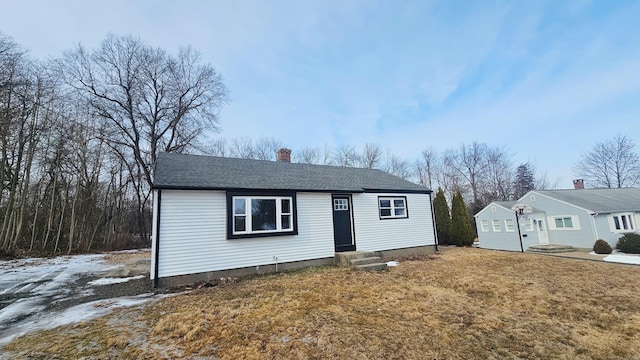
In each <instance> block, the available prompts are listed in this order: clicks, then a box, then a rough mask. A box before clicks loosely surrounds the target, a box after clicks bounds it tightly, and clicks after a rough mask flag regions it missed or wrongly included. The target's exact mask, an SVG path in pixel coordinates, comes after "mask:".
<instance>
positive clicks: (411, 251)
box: [374, 245, 436, 260]
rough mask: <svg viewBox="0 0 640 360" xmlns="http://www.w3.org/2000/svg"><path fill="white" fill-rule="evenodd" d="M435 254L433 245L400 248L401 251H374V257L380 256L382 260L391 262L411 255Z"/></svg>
mask: <svg viewBox="0 0 640 360" xmlns="http://www.w3.org/2000/svg"><path fill="white" fill-rule="evenodd" d="M435 252H436V246H435V245H427V246H415V247H409V248H402V249H391V250H382V251H374V253H375V254H376V256H380V257H381V258H382V259H383V260H393V259H398V258H403V257H408V256H412V255H428V254H433V253H435Z"/></svg>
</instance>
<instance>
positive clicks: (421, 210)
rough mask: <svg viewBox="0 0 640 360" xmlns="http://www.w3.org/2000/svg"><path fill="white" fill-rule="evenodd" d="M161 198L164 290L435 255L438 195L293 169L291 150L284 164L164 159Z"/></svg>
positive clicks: (159, 261)
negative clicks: (367, 256) (342, 263)
mask: <svg viewBox="0 0 640 360" xmlns="http://www.w3.org/2000/svg"><path fill="white" fill-rule="evenodd" d="M153 195H154V196H153V199H154V206H153V231H152V237H153V241H152V243H153V245H152V271H151V278H152V279H154V284H155V285H156V286H167V285H173V284H179V283H186V282H192V281H201V280H202V281H206V280H211V279H214V278H219V277H221V276H229V275H232V276H236V275H247V274H256V273H263V272H269V271H273V270H277V269H280V270H282V269H290V268H298V267H305V266H312V265H324V264H331V263H333V258H334V253H335V252H343V251H353V250H363V251H375V252H381V253H382V255H384V254H393V253H394V252H393V251H394V250H398V249H403V251H404V253H407V254H409V253H418V252H432V251H434V250H435V247H436V237H435V227H434V221H433V213H432V203H431V190H429V189H427V188H425V187H423V186H420V185H417V184H414V183H411V182H409V181H406V180H403V179H400V178H398V177H395V176H392V175H390V174H387V173H384V172H382V171H379V170H371V169H359V168H347V167H336V166H324V165H309V164H297V163H291V162H290V150H287V149H281V150H280V151H279V152H278V161H261V160H246V159H232V158H220V157H210V156H198V155H181V154H167V153H161V154H160V155H159V157H158V160H157V164H156V168H155V180H154V186H153ZM396 253H399V252H396Z"/></svg>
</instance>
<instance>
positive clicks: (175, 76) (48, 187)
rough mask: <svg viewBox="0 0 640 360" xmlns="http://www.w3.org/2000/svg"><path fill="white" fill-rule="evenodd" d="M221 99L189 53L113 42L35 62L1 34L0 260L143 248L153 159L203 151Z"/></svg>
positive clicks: (205, 67) (216, 80) (209, 73)
mask: <svg viewBox="0 0 640 360" xmlns="http://www.w3.org/2000/svg"><path fill="white" fill-rule="evenodd" d="M226 94H227V90H226V88H225V86H224V83H223V81H222V78H221V76H220V75H219V74H218V73H217V72H216V70H215V69H214V68H213V66H211V65H209V64H204V63H202V62H201V61H200V59H199V55H198V53H197V52H196V51H195V50H193V49H191V48H189V47H186V48H181V49H179V50H178V51H177V53H175V54H170V53H168V52H166V51H164V50H162V49H159V48H154V47H151V46H149V45H146V44H145V43H144V42H142V41H141V40H139V39H137V38H134V37H132V36H120V37H119V36H114V35H109V36H108V37H107V38H106V39H105V40H104V41H103V42H102V43H101V44H100V46H99V47H98V48H97V49H93V50H88V49H86V48H85V47H83V46H82V45H78V46H77V47H75V48H73V49H71V50H68V51H66V52H65V53H64V54H63V56H62V57H61V58H58V59H53V60H48V61H37V60H34V59H32V58H30V57H29V56H28V54H27V52H26V51H25V50H24V49H23V48H22V47H21V46H20V45H19V44H17V43H15V42H14V41H13V40H12V39H11V38H9V37H8V36H5V35H2V34H0V147H1V149H0V157H1V158H0V160H1V164H0V182H1V184H2V189H1V192H0V222H1V225H0V226H1V227H0V255H9V256H11V255H13V254H15V253H16V251H18V250H20V251H28V252H33V253H52V254H56V253H72V252H86V251H95V250H100V249H104V250H110V249H118V248H126V247H132V246H146V245H148V244H149V232H150V213H151V209H150V207H151V202H150V194H151V191H150V189H151V185H152V181H153V174H152V169H153V164H154V163H155V159H156V156H157V154H158V153H159V152H161V151H166V152H189V151H194V152H197V151H199V147H200V146H201V143H200V142H201V141H202V140H203V134H205V133H206V132H207V131H211V130H215V129H216V127H217V124H218V111H219V109H220V107H221V106H222V105H223V104H224V102H225V101H226V99H227V97H226V96H227V95H226Z"/></svg>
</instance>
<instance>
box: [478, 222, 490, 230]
mask: <svg viewBox="0 0 640 360" xmlns="http://www.w3.org/2000/svg"><path fill="white" fill-rule="evenodd" d="M480 229H481V230H482V231H483V232H487V231H489V220H480Z"/></svg>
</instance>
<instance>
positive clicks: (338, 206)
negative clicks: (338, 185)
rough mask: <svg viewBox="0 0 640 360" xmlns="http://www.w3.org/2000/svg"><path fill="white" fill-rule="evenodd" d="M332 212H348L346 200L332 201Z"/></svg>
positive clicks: (347, 201)
mask: <svg viewBox="0 0 640 360" xmlns="http://www.w3.org/2000/svg"><path fill="white" fill-rule="evenodd" d="M333 210H336V211H346V210H349V200H348V199H333Z"/></svg>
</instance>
